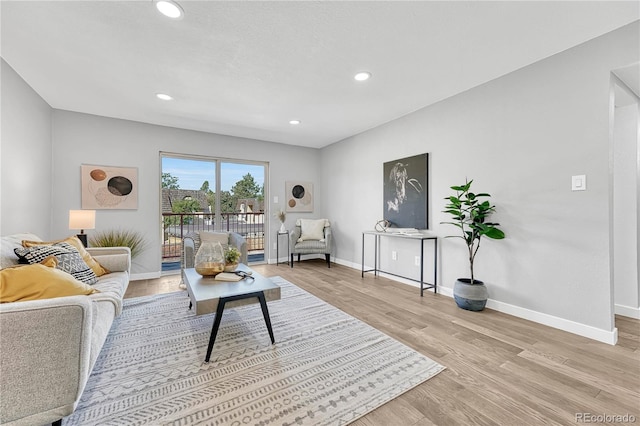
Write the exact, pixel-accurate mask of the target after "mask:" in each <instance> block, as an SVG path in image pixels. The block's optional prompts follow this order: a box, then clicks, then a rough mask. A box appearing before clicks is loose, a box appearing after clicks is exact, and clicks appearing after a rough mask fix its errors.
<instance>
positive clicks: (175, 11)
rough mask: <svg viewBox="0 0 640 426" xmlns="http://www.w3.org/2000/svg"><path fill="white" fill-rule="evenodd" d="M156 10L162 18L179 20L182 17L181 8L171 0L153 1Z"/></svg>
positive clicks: (182, 11)
mask: <svg viewBox="0 0 640 426" xmlns="http://www.w3.org/2000/svg"><path fill="white" fill-rule="evenodd" d="M155 3H156V9H158V11H160V13H162V14H163V15H164V16H166V17H168V18H171V19H180V18H182V17H183V16H184V10H183V9H182V7H181V6H180V5H179V4H178V3H176V2H175V1H173V0H155Z"/></svg>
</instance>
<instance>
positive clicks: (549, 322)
mask: <svg viewBox="0 0 640 426" xmlns="http://www.w3.org/2000/svg"><path fill="white" fill-rule="evenodd" d="M336 263H339V264H341V265H344V266H349V267H351V268H353V269H358V270H362V266H361V264H360V263H353V262H346V261H341V260H338V259H336ZM365 268H366V269H372V268H373V267H369V266H365ZM378 275H379V276H381V277H385V278H389V279H390V280H393V281H397V282H401V283H403V284H408V285H411V286H414V287H420V284H419V283H417V282H415V281H411V280H407V279H404V278H400V277H396V276H394V275H388V274H385V273H381V272H379V273H378ZM438 294H442V295H443V296H448V297H451V298H453V289H452V288H449V287H443V286H438ZM487 308H490V309H493V310H496V311H499V312H503V313H505V314H509V315H513V316H514V317H518V318H523V319H526V320H529V321H533V322H535V323H538V324H542V325H546V326H549V327H553V328H557V329H559V330H563V331H567V332H569V333H573V334H577V335H579V336H583V337H587V338H589V339H593V340H597V341H599V342H603V343H607V344H609V345H615V344H616V342H617V341H618V329H617V328H614V329H613V330H611V331H609V330H603V329H600V328H596V327H592V326H590V325H586V324H581V323H578V322H575V321H571V320H568V319H564V318H560V317H556V316H553V315H549V314H545V313H542V312H537V311H532V310H530V309H527V308H522V307H520V306H515V305H511V304H509V303H504V302H500V301H497V300H492V299H489V300H487ZM623 308H627V307H623ZM630 310H633V308H629V310H626V311H625V312H627V313H634V312H631V311H630ZM616 313H618V305H616ZM620 315H625V314H622V313H620ZM635 315H640V310H638V309H637V308H636V309H635ZM625 316H630V315H625ZM632 318H638V316H636V317H632Z"/></svg>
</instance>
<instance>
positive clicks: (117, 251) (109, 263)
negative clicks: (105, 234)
mask: <svg viewBox="0 0 640 426" xmlns="http://www.w3.org/2000/svg"><path fill="white" fill-rule="evenodd" d="M87 252H89V254H90V255H91V257H93V258H94V259H95V260H96V261H97V262H98V263H99V264H101V265H102V266H104V267H105V268H107V269H108V270H109V271H111V272H127V273H129V275H131V249H130V248H129V247H88V248H87Z"/></svg>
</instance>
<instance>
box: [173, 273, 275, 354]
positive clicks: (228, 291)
mask: <svg viewBox="0 0 640 426" xmlns="http://www.w3.org/2000/svg"><path fill="white" fill-rule="evenodd" d="M237 270H238V271H244V272H252V274H251V277H252V278H245V279H242V280H240V281H234V282H230V281H219V280H216V279H215V278H213V277H203V276H202V275H200V274H198V273H197V272H196V270H195V269H194V268H186V269H185V270H184V277H183V278H184V282H185V284H186V285H187V293H188V294H189V299H190V303H189V309H191V308H192V307H195V313H196V315H203V314H210V313H212V312H215V313H216V317H215V319H214V321H213V327H212V328H211V337H210V338H209V347H208V348H207V355H206V357H205V359H204V362H209V358H210V357H211V351H212V350H213V344H214V343H215V341H216V336H217V334H218V329H219V328H220V321H221V319H222V312H223V311H224V308H225V307H228V308H234V307H238V306H243V305H248V304H252V303H260V307H261V308H262V315H263V316H264V322H265V323H266V325H267V330H268V331H269V337H271V344H274V343H275V339H274V337H273V329H272V328H271V319H270V318H269V310H268V309H267V301H272V300H278V299H280V287H278V286H277V285H275V284H274V283H273V282H271V280H270V279H268V278H265V277H263V276H262V275H260V274H258V273H257V272H254V271H251V269H249V268H248V267H247V266H246V265H244V264H242V263H241V264H239V265H238V268H237Z"/></svg>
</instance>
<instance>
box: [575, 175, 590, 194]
mask: <svg viewBox="0 0 640 426" xmlns="http://www.w3.org/2000/svg"><path fill="white" fill-rule="evenodd" d="M571 190H572V191H586V190H587V175H577V176H571Z"/></svg>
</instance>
